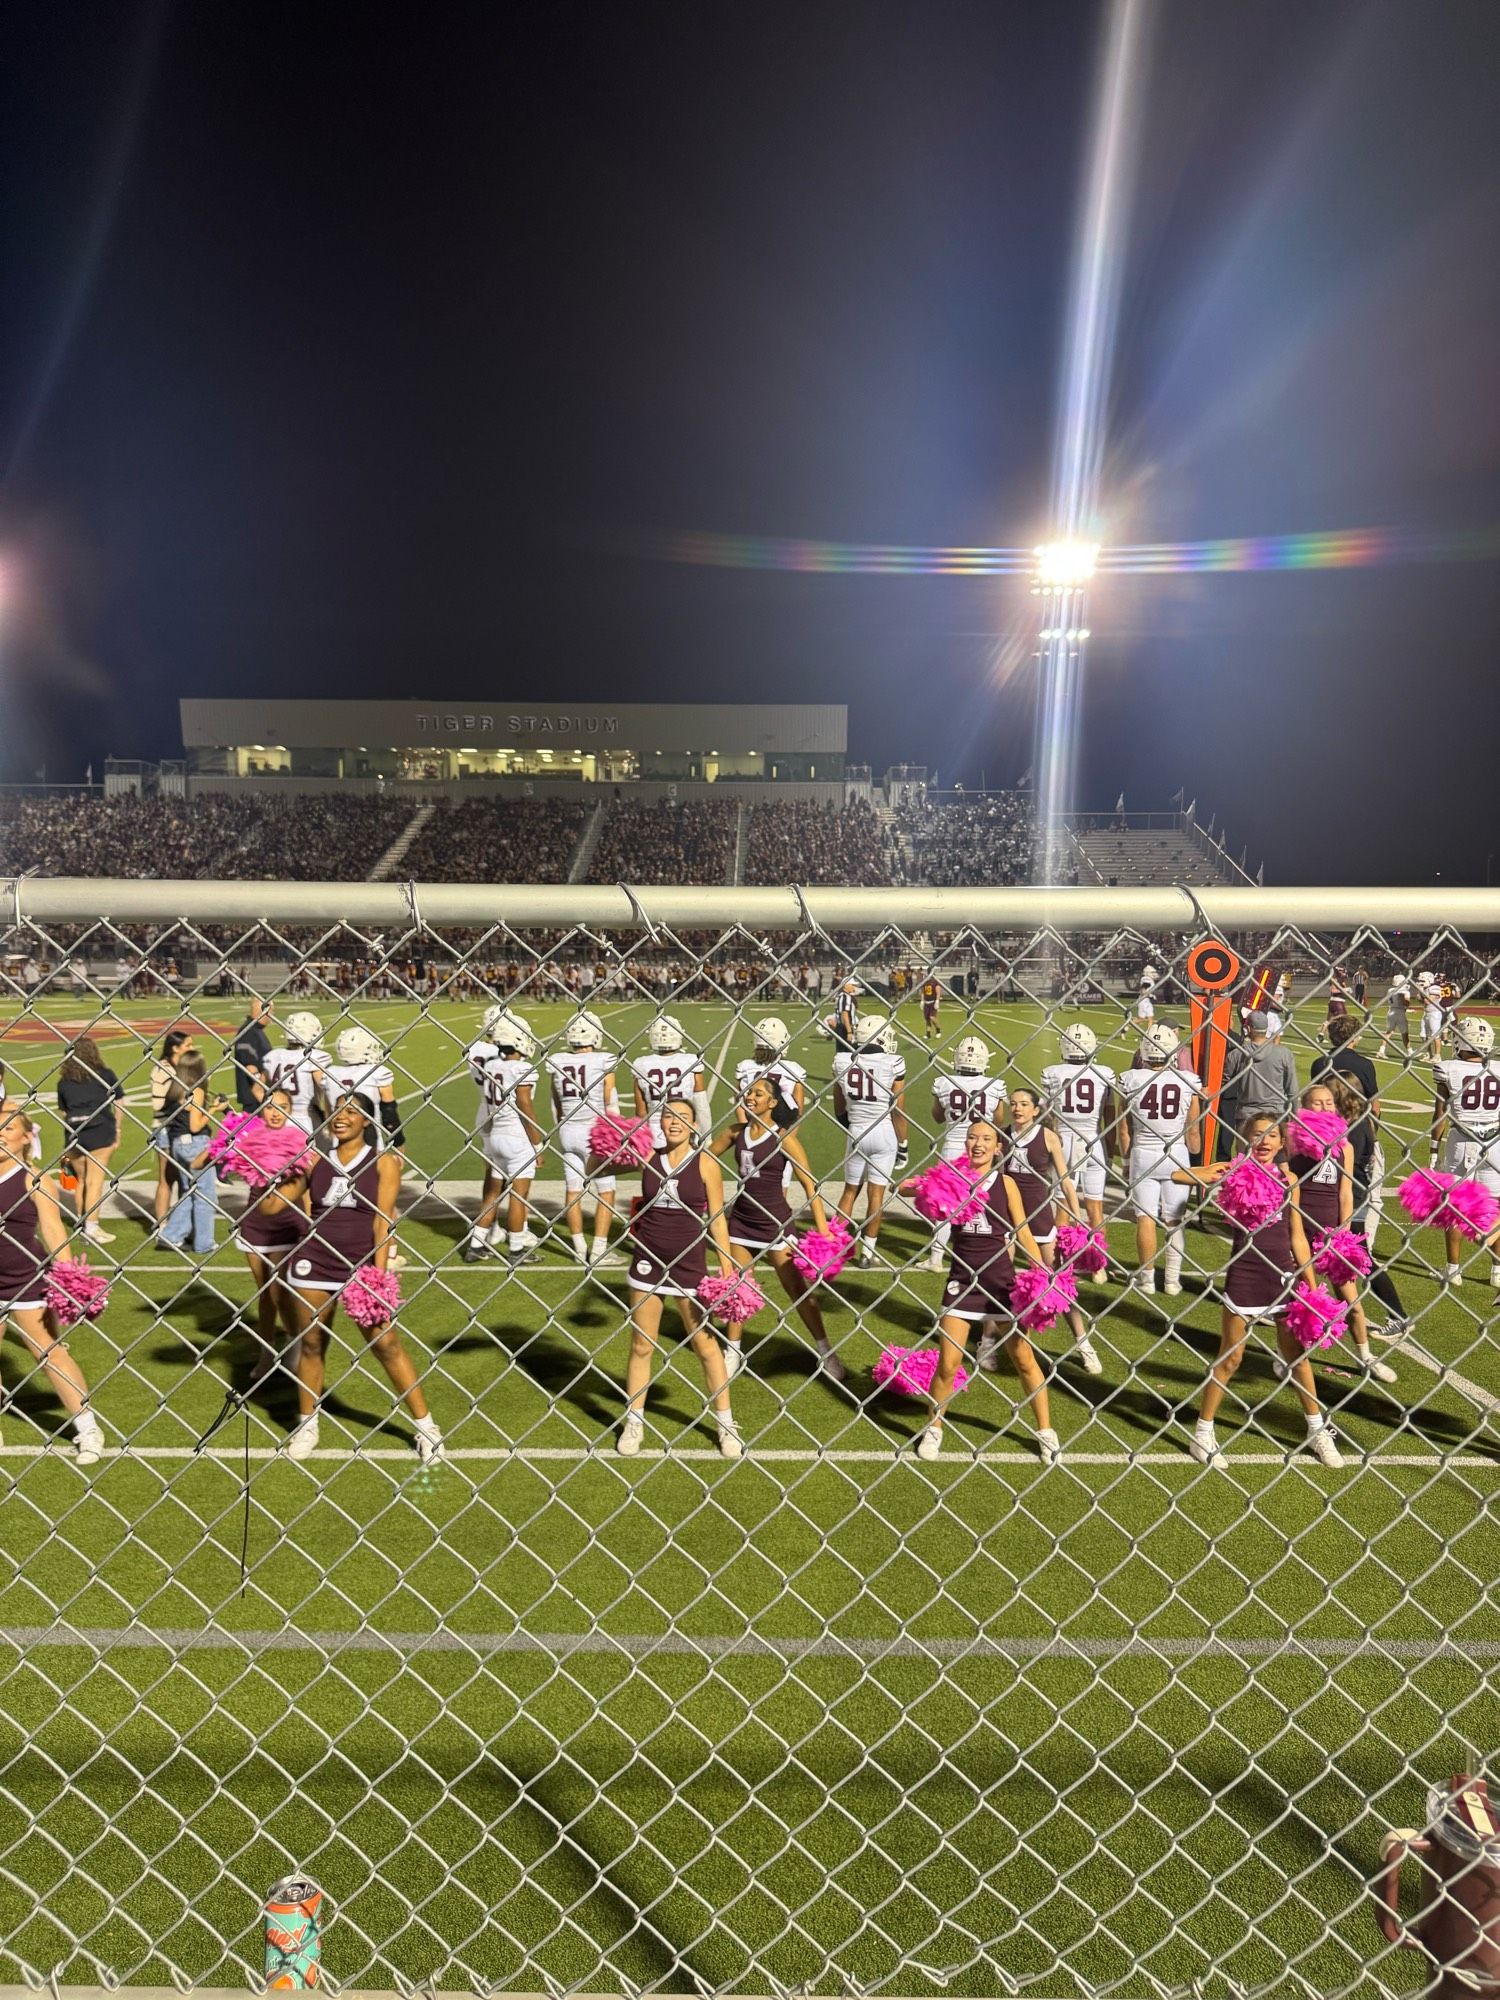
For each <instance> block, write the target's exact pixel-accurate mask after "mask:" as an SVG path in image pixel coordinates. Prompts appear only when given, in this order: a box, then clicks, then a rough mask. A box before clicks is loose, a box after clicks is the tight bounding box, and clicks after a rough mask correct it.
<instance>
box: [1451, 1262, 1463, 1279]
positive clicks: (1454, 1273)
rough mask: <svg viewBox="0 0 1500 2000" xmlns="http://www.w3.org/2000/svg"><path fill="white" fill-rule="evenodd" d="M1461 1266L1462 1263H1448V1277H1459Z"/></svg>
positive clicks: (1461, 1271)
mask: <svg viewBox="0 0 1500 2000" xmlns="http://www.w3.org/2000/svg"><path fill="white" fill-rule="evenodd" d="M1463 1268H1464V1267H1463V1265H1462V1264H1450V1265H1449V1266H1448V1276H1449V1277H1450V1278H1457V1277H1460V1276H1461V1275H1462V1273H1463Z"/></svg>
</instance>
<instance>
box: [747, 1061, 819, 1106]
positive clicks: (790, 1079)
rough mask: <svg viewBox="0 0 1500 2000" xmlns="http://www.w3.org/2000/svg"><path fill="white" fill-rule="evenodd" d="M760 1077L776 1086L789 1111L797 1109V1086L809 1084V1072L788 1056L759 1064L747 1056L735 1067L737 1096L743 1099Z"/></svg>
mask: <svg viewBox="0 0 1500 2000" xmlns="http://www.w3.org/2000/svg"><path fill="white" fill-rule="evenodd" d="M758 1076H763V1077H765V1078H766V1079H767V1080H768V1081H769V1082H771V1083H774V1084H775V1086H776V1088H777V1090H778V1091H779V1092H780V1093H781V1101H782V1103H783V1104H785V1106H786V1108H787V1110H788V1111H795V1110H796V1109H797V1085H798V1084H799V1083H801V1084H805V1083H806V1082H807V1071H806V1070H805V1069H804V1068H803V1067H802V1065H801V1063H799V1062H792V1061H791V1060H790V1059H789V1058H788V1057H786V1056H777V1058H776V1060H775V1061H774V1062H768V1063H758V1062H757V1061H756V1060H755V1058H754V1056H746V1057H745V1058H744V1060H743V1061H742V1062H737V1063H736V1064H735V1066H734V1088H735V1093H736V1095H737V1096H739V1097H743V1096H744V1094H745V1092H746V1091H747V1090H748V1089H749V1088H750V1086H751V1084H752V1083H754V1081H755V1079H756V1078H757V1077H758Z"/></svg>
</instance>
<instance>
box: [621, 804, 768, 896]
mask: <svg viewBox="0 0 1500 2000" xmlns="http://www.w3.org/2000/svg"><path fill="white" fill-rule="evenodd" d="M737 820H738V808H737V806H736V804H735V802H734V800H733V799H702V800H694V801H693V802H692V803H691V804H680V805H679V804H674V803H672V802H671V801H669V800H664V801H663V802H662V803H661V804H660V805H650V806H646V805H627V804H623V803H622V804H617V805H614V806H612V807H611V808H610V813H609V817H608V819H606V820H605V822H604V828H603V831H602V832H601V834H600V836H599V845H598V846H597V847H596V848H595V850H594V859H593V863H592V865H591V867H590V869H589V878H588V879H589V880H590V881H591V882H629V883H631V884H632V886H646V885H650V884H653V883H674V882H691V883H694V884H698V883H708V884H712V883H715V882H726V881H727V880H728V879H729V868H730V864H731V862H732V861H733V859H734V835H735V826H736V823H737Z"/></svg>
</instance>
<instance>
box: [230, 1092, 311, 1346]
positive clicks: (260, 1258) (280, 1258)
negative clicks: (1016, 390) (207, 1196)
mask: <svg viewBox="0 0 1500 2000" xmlns="http://www.w3.org/2000/svg"><path fill="white" fill-rule="evenodd" d="M293 1108H294V1107H293V1102H292V1093H291V1092H290V1091H289V1090H287V1089H286V1088H285V1087H284V1086H282V1085H277V1086H276V1088H275V1089H273V1090H271V1091H269V1092H268V1093H267V1094H266V1096H265V1097H263V1098H262V1099H261V1101H260V1103H259V1104H258V1105H257V1106H256V1113H257V1115H258V1116H259V1117H260V1118H261V1119H262V1120H263V1121H264V1122H265V1123H266V1124H267V1125H269V1126H271V1127H272V1129H273V1130H275V1131H280V1130H282V1129H283V1128H284V1127H285V1126H287V1125H290V1124H291V1123H292V1111H293ZM275 1192H276V1189H275V1187H274V1184H273V1185H272V1186H270V1187H267V1188H263V1189H261V1190H260V1192H259V1193H256V1192H255V1191H253V1190H252V1191H251V1193H250V1195H249V1197H248V1199H247V1200H246V1203H245V1208H244V1212H243V1214H242V1215H241V1216H240V1220H239V1227H238V1228H237V1229H236V1230H235V1233H234V1243H235V1248H236V1249H237V1250H239V1251H241V1252H242V1253H243V1255H244V1257H245V1261H246V1262H247V1263H248V1264H249V1266H250V1277H251V1281H252V1283H253V1284H254V1286H255V1358H254V1360H253V1362H252V1363H251V1368H250V1380H251V1383H252V1384H255V1383H259V1382H263V1381H265V1379H266V1377H267V1376H268V1375H270V1374H272V1373H274V1371H275V1370H276V1369H277V1368H284V1369H286V1371H287V1373H288V1374H289V1375H291V1374H295V1372H296V1367H297V1342H298V1340H299V1339H300V1337H301V1336H300V1330H299V1326H298V1321H297V1303H296V1300H295V1299H294V1298H293V1297H292V1292H291V1288H290V1286H289V1285H288V1284H287V1283H286V1282H285V1277H284V1272H285V1268H286V1260H287V1258H288V1257H289V1256H290V1255H291V1253H292V1252H293V1250H295V1249H296V1247H297V1245H298V1244H299V1243H300V1242H301V1241H302V1238H303V1236H304V1235H305V1234H306V1232H307V1217H306V1216H305V1214H304V1213H303V1212H302V1210H301V1209H300V1208H289V1207H288V1206H287V1204H286V1202H285V1201H280V1202H278V1203H277V1205H276V1208H275V1211H274V1213H273V1212H270V1211H268V1209H267V1207H266V1201H265V1198H266V1196H267V1195H268V1194H271V1195H274V1194H275Z"/></svg>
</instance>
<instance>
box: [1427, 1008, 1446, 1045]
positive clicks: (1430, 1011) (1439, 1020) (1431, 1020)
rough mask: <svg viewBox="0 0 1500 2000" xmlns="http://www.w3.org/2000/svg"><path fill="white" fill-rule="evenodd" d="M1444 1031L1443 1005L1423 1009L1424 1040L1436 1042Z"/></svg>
mask: <svg viewBox="0 0 1500 2000" xmlns="http://www.w3.org/2000/svg"><path fill="white" fill-rule="evenodd" d="M1442 1032H1443V1010H1442V1008H1441V1007H1424V1008H1423V1009H1422V1040H1423V1041H1424V1042H1435V1041H1436V1040H1437V1038H1438V1036H1439V1035H1440V1034H1441V1033H1442Z"/></svg>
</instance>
